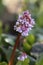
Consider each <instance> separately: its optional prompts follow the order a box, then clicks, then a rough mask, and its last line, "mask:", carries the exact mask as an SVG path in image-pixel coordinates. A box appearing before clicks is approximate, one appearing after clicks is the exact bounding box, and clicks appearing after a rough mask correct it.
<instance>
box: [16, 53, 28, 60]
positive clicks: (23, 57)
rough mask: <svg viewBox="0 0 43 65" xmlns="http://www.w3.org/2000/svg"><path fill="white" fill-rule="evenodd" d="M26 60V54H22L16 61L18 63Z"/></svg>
mask: <svg viewBox="0 0 43 65" xmlns="http://www.w3.org/2000/svg"><path fill="white" fill-rule="evenodd" d="M26 58H28V57H27V54H26V53H24V52H23V53H22V54H21V55H20V56H19V57H18V58H17V59H18V60H20V61H24V60H25V59H26Z"/></svg>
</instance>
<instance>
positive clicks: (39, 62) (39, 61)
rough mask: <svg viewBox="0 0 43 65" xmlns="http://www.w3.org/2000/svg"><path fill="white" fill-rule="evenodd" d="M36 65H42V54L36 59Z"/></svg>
mask: <svg viewBox="0 0 43 65" xmlns="http://www.w3.org/2000/svg"><path fill="white" fill-rule="evenodd" d="M36 65H43V54H41V55H40V56H39V58H38V59H37V61H36Z"/></svg>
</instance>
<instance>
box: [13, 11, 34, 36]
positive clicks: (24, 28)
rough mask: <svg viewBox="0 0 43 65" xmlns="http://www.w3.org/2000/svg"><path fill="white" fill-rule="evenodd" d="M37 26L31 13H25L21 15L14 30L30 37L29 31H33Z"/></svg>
mask: <svg viewBox="0 0 43 65" xmlns="http://www.w3.org/2000/svg"><path fill="white" fill-rule="evenodd" d="M34 24H35V21H34V19H33V18H32V17H31V14H30V13H29V11H24V12H23V13H22V14H20V15H19V17H18V20H17V22H16V25H15V26H14V30H16V31H18V32H19V33H21V35H22V36H28V34H29V31H30V30H32V28H33V26H34Z"/></svg>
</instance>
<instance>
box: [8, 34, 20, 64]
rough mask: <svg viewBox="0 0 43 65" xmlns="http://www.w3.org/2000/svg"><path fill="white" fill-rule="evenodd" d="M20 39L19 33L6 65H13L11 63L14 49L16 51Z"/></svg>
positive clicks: (13, 58) (13, 57) (14, 52)
mask: <svg viewBox="0 0 43 65" xmlns="http://www.w3.org/2000/svg"><path fill="white" fill-rule="evenodd" d="M20 37H21V34H20V33H19V34H18V37H17V39H16V43H15V45H14V48H13V51H12V54H11V57H10V60H9V63H8V65H13V61H14V60H15V54H16V49H17V47H18V45H19V41H20Z"/></svg>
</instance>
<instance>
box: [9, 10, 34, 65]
mask: <svg viewBox="0 0 43 65" xmlns="http://www.w3.org/2000/svg"><path fill="white" fill-rule="evenodd" d="M34 24H35V21H34V19H33V18H32V17H31V14H30V13H29V11H28V10H27V11H24V12H23V13H21V14H19V16H18V20H17V22H16V24H15V25H14V30H16V31H17V32H19V33H18V37H17V40H16V43H15V45H14V49H13V52H12V55H11V58H10V61H9V63H8V65H13V61H14V58H15V51H16V48H17V46H18V45H19V41H20V37H21V36H24V37H26V36H28V34H29V32H30V30H32V28H33V27H34Z"/></svg>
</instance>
